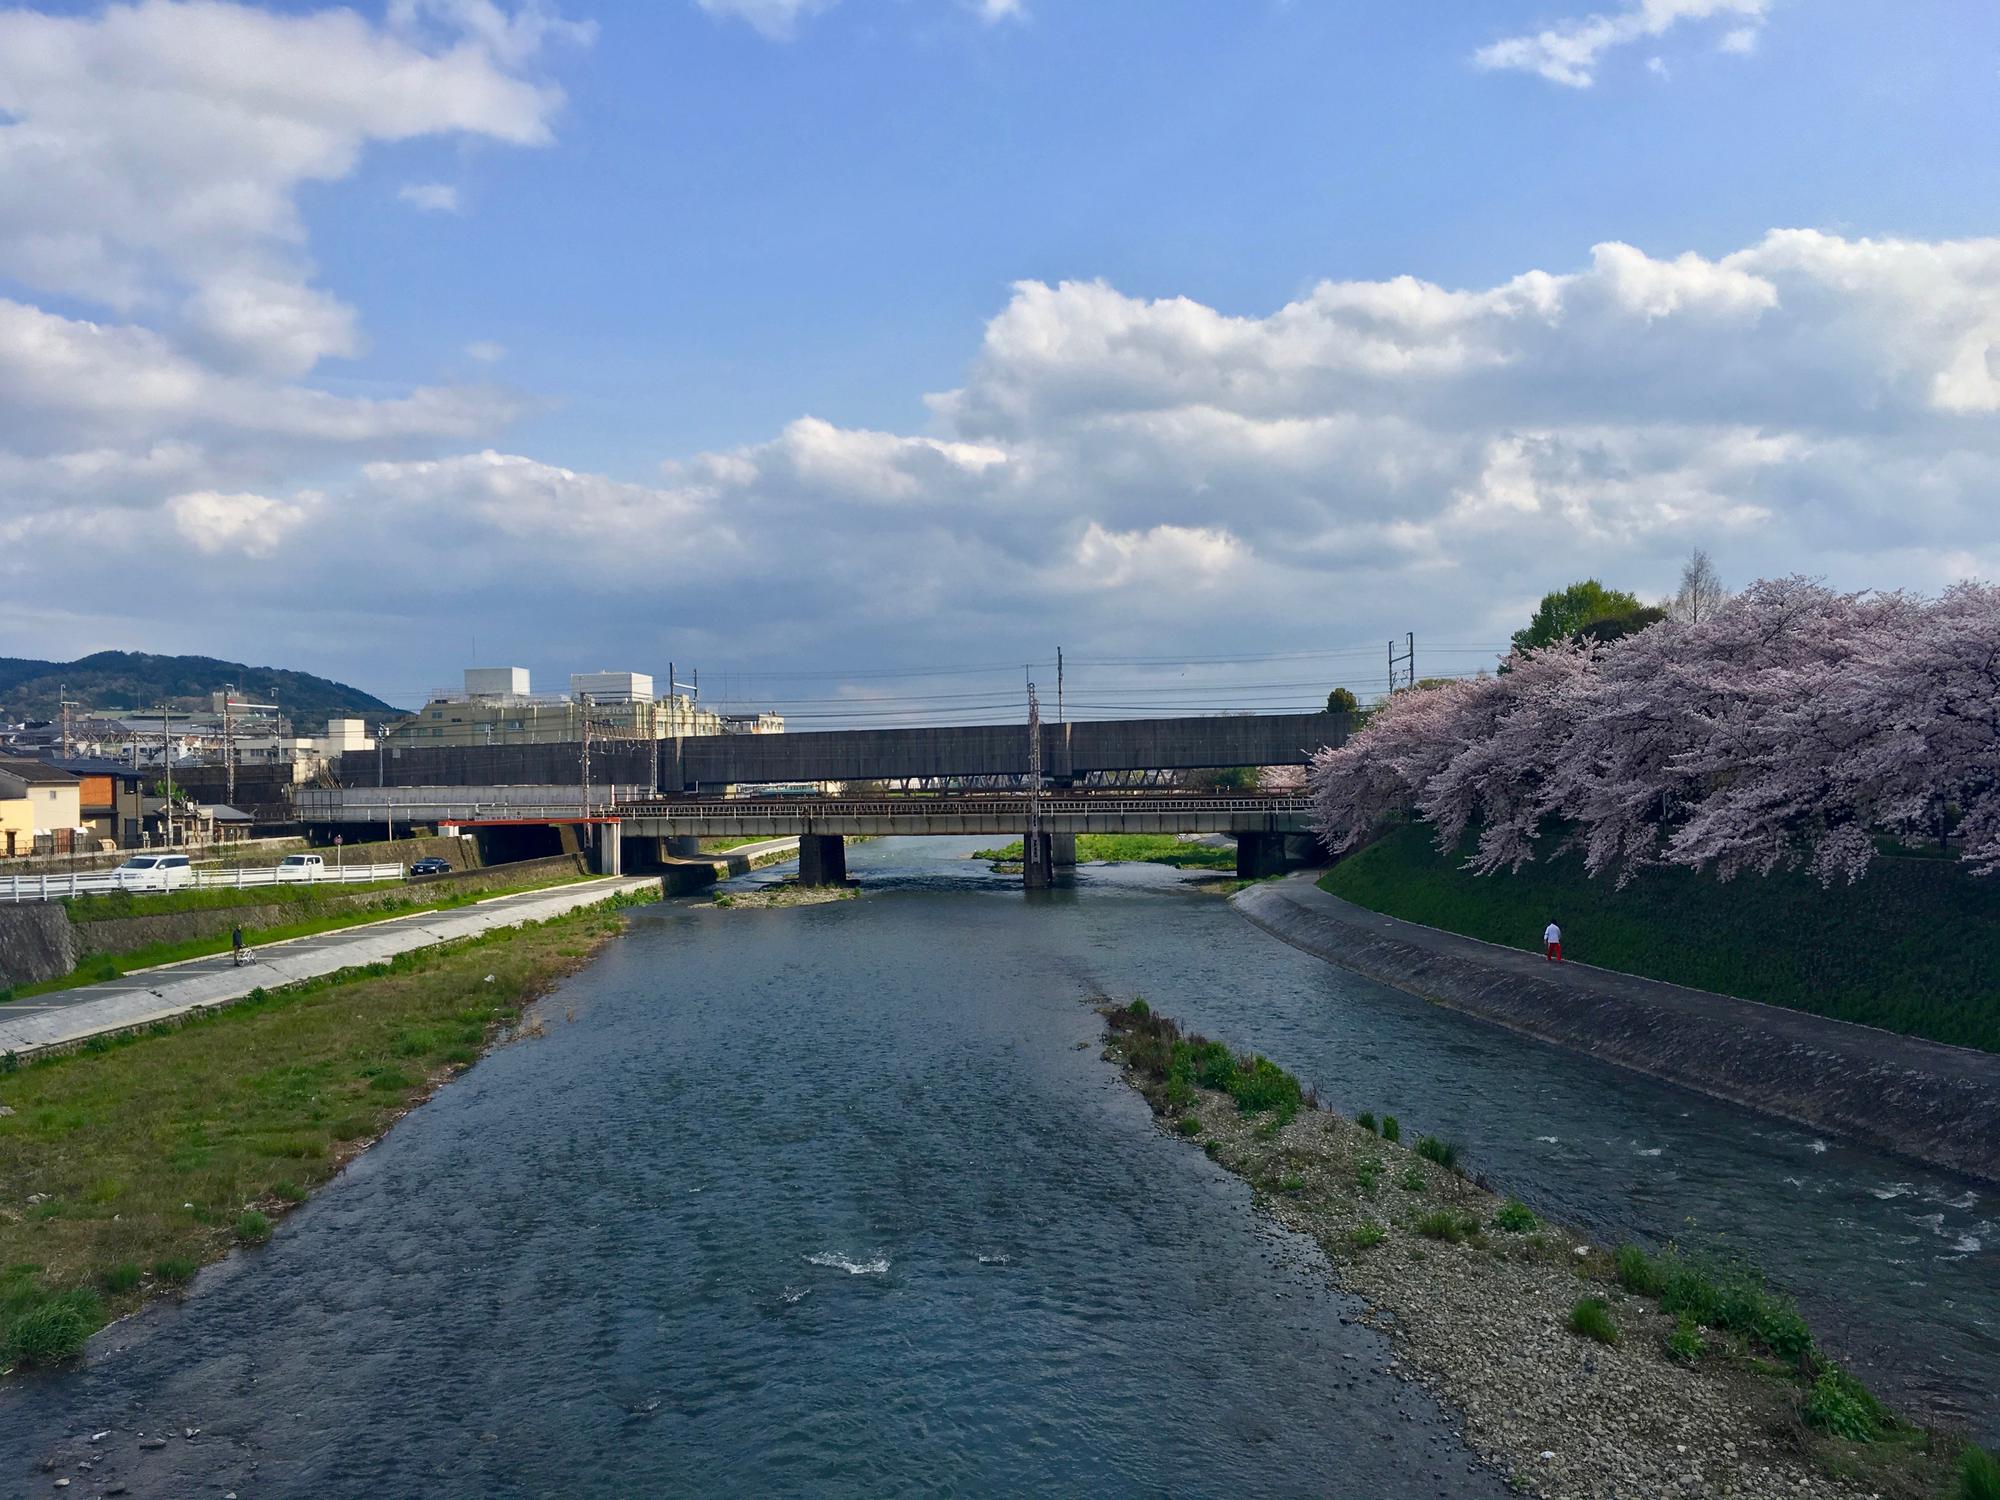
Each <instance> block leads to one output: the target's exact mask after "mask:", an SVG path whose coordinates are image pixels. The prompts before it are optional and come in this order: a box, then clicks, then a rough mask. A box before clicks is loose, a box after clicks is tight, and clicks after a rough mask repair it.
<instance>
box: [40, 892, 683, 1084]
mask: <svg viewBox="0 0 2000 1500" xmlns="http://www.w3.org/2000/svg"><path fill="white" fill-rule="evenodd" d="M658 884H659V877H658V876H657V875H655V876H650V877H649V876H630V877H625V878H612V879H598V880H588V881H582V882H579V883H576V884H572V885H564V886H558V887H556V888H554V889H552V890H543V891H520V892H516V893H515V894H513V895H509V896H495V897H493V898H492V899H490V900H487V901H479V902H475V903H474V904H472V905H471V906H461V907H458V908H456V909H454V910H450V911H427V912H412V913H410V914H409V915H408V916H402V917H390V918H388V919H386V920H384V921H381V922H369V923H365V924H363V925H361V926H358V927H346V928H342V929H340V930H339V931H336V932H323V933H318V934H315V935H314V936H312V937H301V938H291V939H289V940H287V941H285V942H281V943H269V944H265V945H262V946H260V947H257V948H255V949H253V950H252V951H251V954H250V959H249V961H248V962H247V963H245V964H243V965H242V966H241V967H238V966H237V965H236V964H235V963H234V961H233V960H232V959H231V957H230V955H229V954H227V953H222V954H217V955H214V956H213V957H209V958H195V959H189V960H187V961H186V962H184V963H177V964H163V965H161V966H160V967H159V968H156V969H140V970H136V971H135V972H133V973H131V974H125V975H121V976H120V977H119V978H117V979H113V980H107V981H106V982H104V983H102V984H88V985H78V986H77V987H76V988H74V989H68V990H57V991H54V992H52V993H50V994H46V995H36V996H34V997H33V998H31V999H27V1000H16V1001H13V1002H11V1003H10V1004H6V1005H0V1055H4V1054H6V1053H9V1052H12V1053H15V1054H16V1055H18V1056H20V1057H23V1058H25V1057H28V1056H30V1055H32V1054H34V1053H36V1052H40V1051H43V1050H44V1049H46V1048H50V1047H61V1046H68V1045H73V1044H74V1043H76V1042H80V1041H85V1040H88V1039H89V1038H90V1037H93V1036H99V1035H102V1034H103V1033H105V1032H111V1031H123V1030H126V1029H127V1028H130V1027H134V1026H144V1025H148V1024H150V1023H152V1022H154V1021H164V1020H170V1019H172V1018H173V1017H175V1016H181V1015H185V1014H187V1013H188V1012H189V1011H191V1010H197V1009H200V1008H203V1007H206V1006H214V1005H226V1004H228V1003H229V1002H230V1001H232V1000H240V999H242V998H243V997H244V996H245V995H248V994H249V993H250V992H251V991H252V990H254V989H257V988H259V987H260V986H261V987H263V988H265V989H275V988H276V987H277V986H279V985H283V984H295V983H297V982H298V981H299V980H302V979H314V978H318V977H319V976H320V975H323V974H331V973H334V972H335V971H337V970H340V969H352V968H358V967H360V966H362V965H364V964H372V963H381V962H384V961H385V960H387V959H390V958H393V957H395V956H396V955H397V954H398V953H408V952H410V951H412V950H414V949H417V948H428V947H432V946H434V945H435V944H438V943H447V942H451V941H453V940H455V939H458V938H466V937H475V936H477V935H478V934H480V933H483V932H491V931H493V930H494V929H496V928H500V927H516V926H519V925H520V924H522V923H524V922H539V921H543V920H545V919H546V918H549V917H554V916H560V915H561V914H562V913H564V912H569V911H575V910H577V909H578V908H580V907H585V906H593V905H595V904H597V903H598V902H600V901H608V900H610V899H611V898H612V897H613V896H616V895H619V894H620V893H622V892H625V891H637V890H643V889H646V888H647V887H657V886H658Z"/></svg>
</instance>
